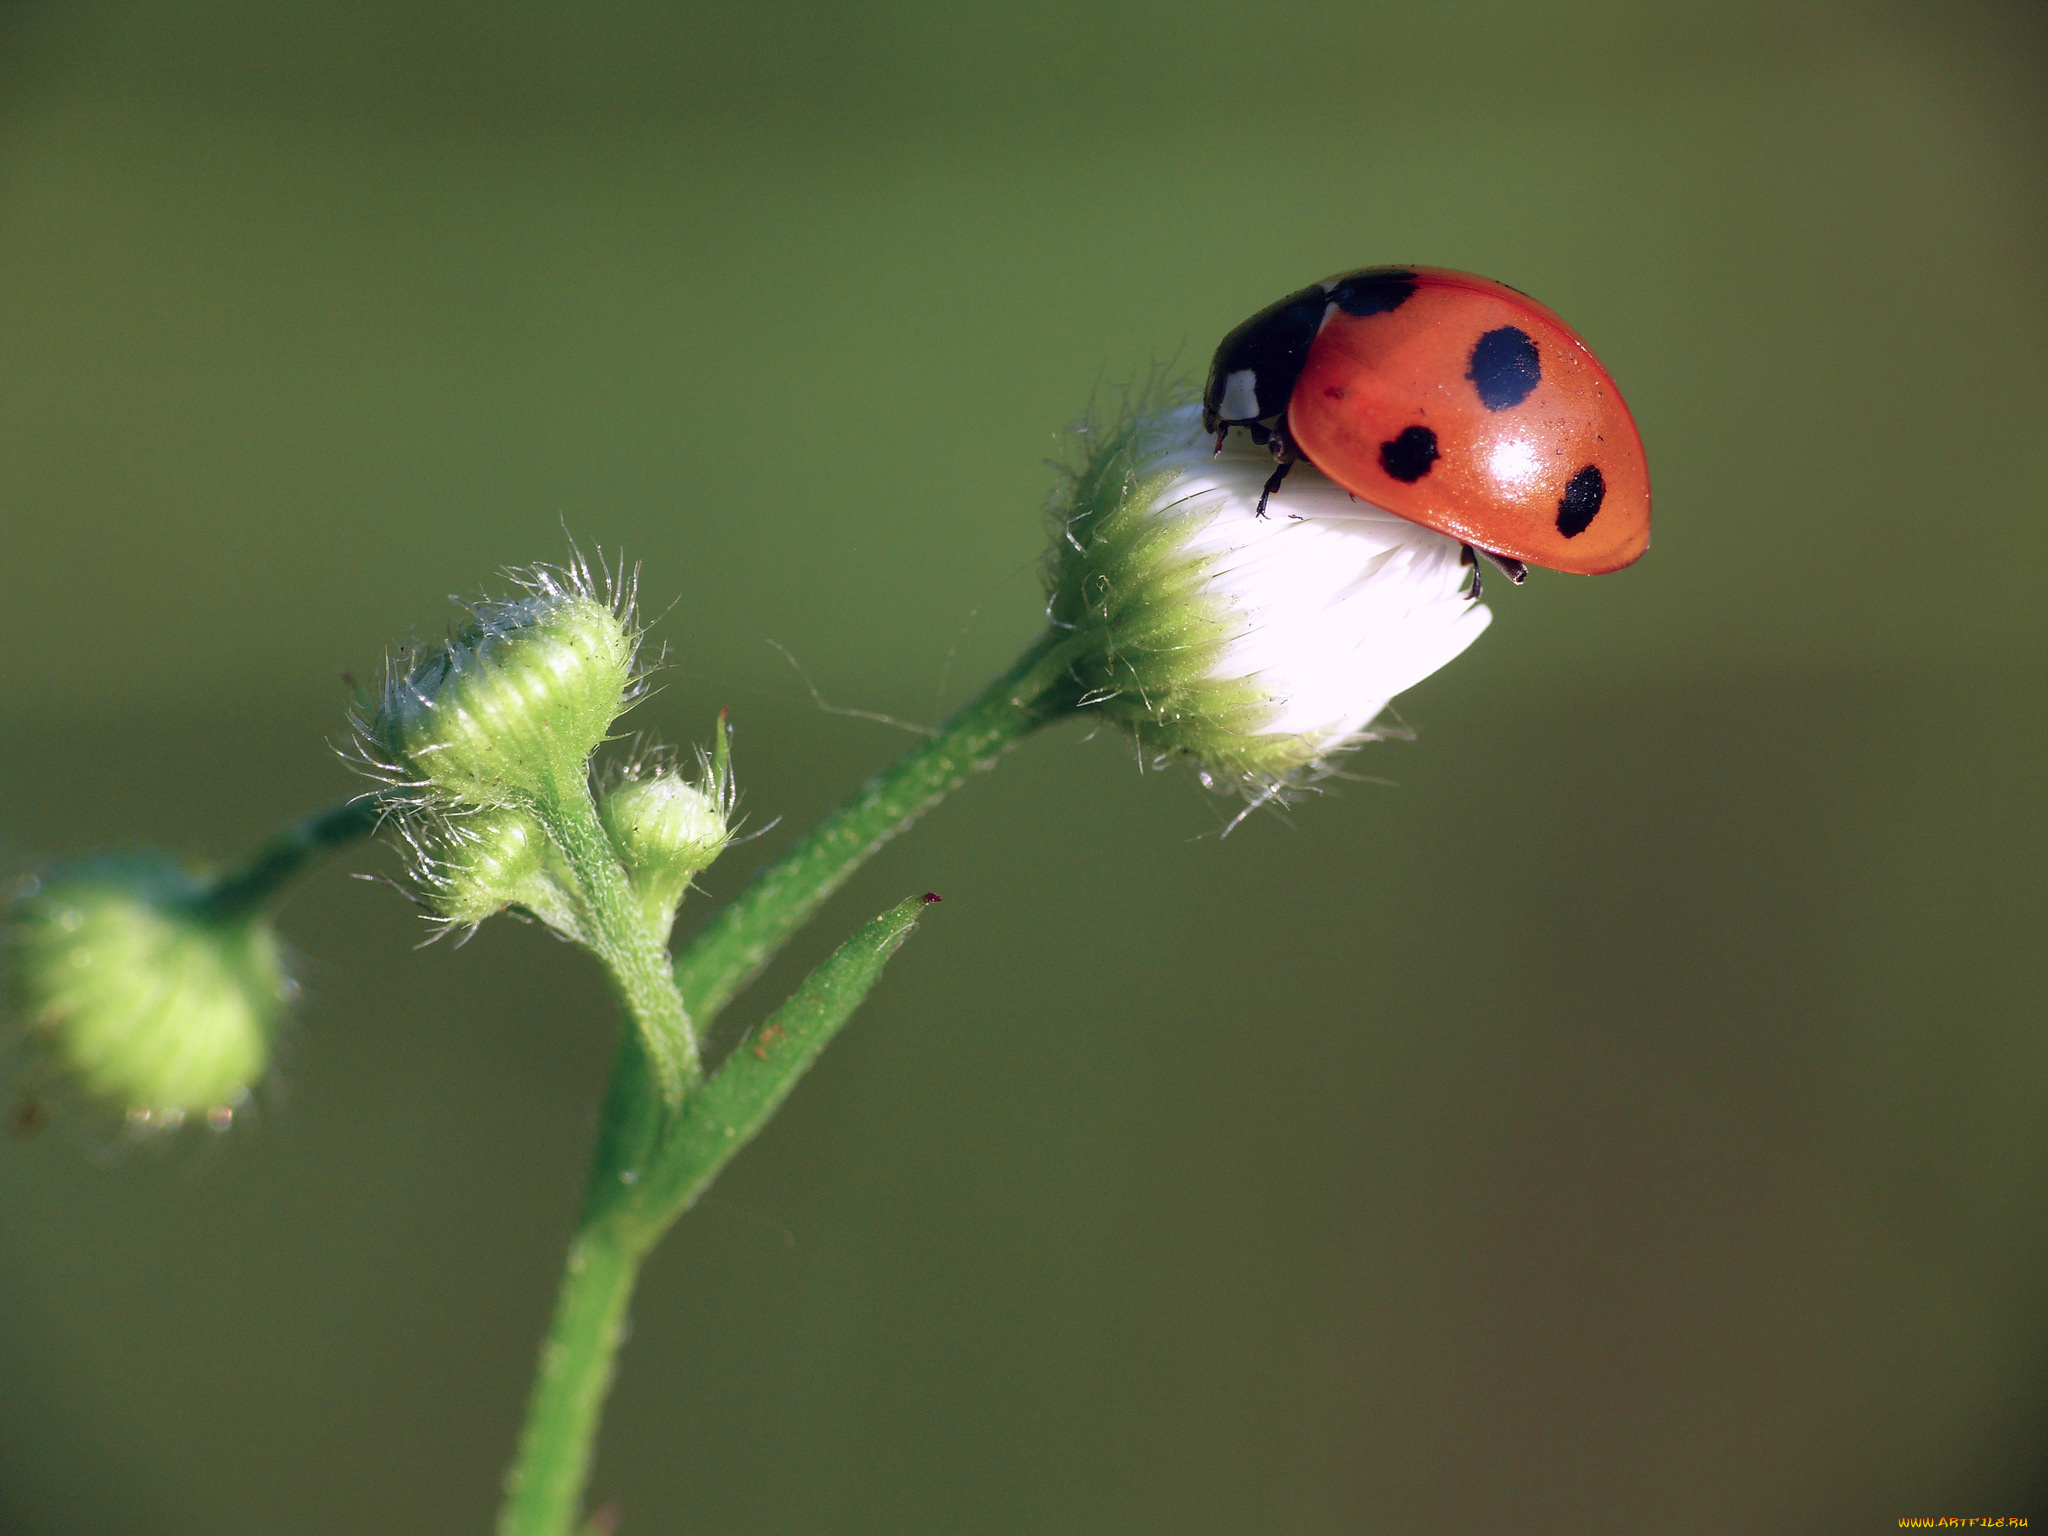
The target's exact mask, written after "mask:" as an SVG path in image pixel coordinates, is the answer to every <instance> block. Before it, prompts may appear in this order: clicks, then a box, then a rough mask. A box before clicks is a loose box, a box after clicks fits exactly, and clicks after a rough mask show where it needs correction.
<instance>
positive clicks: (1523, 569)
mask: <svg viewBox="0 0 2048 1536" xmlns="http://www.w3.org/2000/svg"><path fill="white" fill-rule="evenodd" d="M1479 553H1481V554H1482V555H1484V556H1486V558H1487V559H1489V560H1491V561H1492V562H1493V568H1494V569H1495V570H1497V571H1499V572H1500V573H1501V575H1503V576H1505V577H1507V579H1508V580H1509V581H1512V582H1513V583H1514V584H1515V585H1516V586H1518V587H1519V586H1520V585H1521V584H1522V583H1523V582H1525V581H1527V580H1528V579H1529V567H1528V566H1526V565H1524V564H1522V562H1521V561H1519V560H1516V559H1514V558H1513V557H1512V556H1509V555H1496V554H1495V553H1494V552H1493V551H1492V550H1490V549H1482V550H1480V551H1479Z"/></svg>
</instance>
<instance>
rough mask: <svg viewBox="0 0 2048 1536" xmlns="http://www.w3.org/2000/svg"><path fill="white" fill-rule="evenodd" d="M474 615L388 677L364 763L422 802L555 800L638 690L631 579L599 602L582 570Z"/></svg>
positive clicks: (361, 725)
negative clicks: (443, 643)
mask: <svg viewBox="0 0 2048 1536" xmlns="http://www.w3.org/2000/svg"><path fill="white" fill-rule="evenodd" d="M518 579H519V583H520V586H521V587H522V588H523V589H524V591H523V595H521V596H519V597H515V598H509V599H506V600H504V601H500V602H489V603H483V604H480V605H478V606H477V607H475V608H473V609H472V610H471V612H470V621H469V623H467V624H466V625H464V626H463V627H462V628H461V630H459V631H458V632H457V633H456V634H455V635H454V636H453V637H452V638H451V639H450V640H449V641H448V643H447V644H445V645H443V646H440V647H438V648H436V649H434V650H433V651H431V652H429V653H426V654H424V655H414V656H410V657H407V658H406V659H405V661H404V663H403V664H402V665H394V666H393V667H392V668H391V669H390V670H389V672H388V674H387V677H386V680H385V686H384V690H383V697H382V699H381V700H380V701H379V704H378V707H377V709H376V711H375V713H374V715H372V716H371V717H370V718H368V719H362V718H359V719H358V721H357V736H358V741H359V745H360V749H361V755H362V757H363V758H364V760H365V761H366V762H368V763H369V764H370V766H371V767H372V769H373V771H375V772H377V773H378V774H379V775H380V776H382V777H384V778H386V779H388V780H389V781H390V782H392V783H393V784H395V785H398V786H400V787H403V788H409V789H412V790H415V791H416V792H417V793H418V794H419V795H420V797H421V799H422V800H423V801H424V802H427V803H435V802H438V803H441V804H444V805H446V804H454V805H463V806H500V805H509V804H518V803H522V802H530V801H533V800H535V799H550V798H553V797H554V796H555V795H557V794H559V793H560V791H561V786H563V785H566V784H569V783H572V782H574V781H576V780H578V779H580V778H581V777H582V776H583V774H584V773H585V771H586V768H587V765H588V763H589V760H590V754H591V753H592V752H593V751H595V750H596V748H597V745H598V743H599V742H601V741H603V740H604V738H605V733H606V732H607V731H608V730H610V728H611V724H612V722H613V721H614V720H616V719H617V718H618V717H619V716H620V715H621V714H622V713H623V712H624V711H625V709H626V708H627V706H628V705H629V704H630V703H631V702H632V700H633V698H634V696H635V692H636V682H637V679H636V676H635V673H634V667H633V663H634V657H635V654H636V652H637V650H638V646H639V638H640V636H639V631H638V630H637V629H635V628H634V627H633V624H632V590H631V588H632V584H631V581H630V579H628V580H625V581H623V582H620V583H618V584H616V586H615V588H614V590H612V591H610V592H607V593H605V594H603V595H600V594H599V593H598V592H597V591H596V589H595V588H594V587H593V585H592V583H591V579H590V573H589V571H588V570H587V569H586V568H585V567H584V566H583V564H582V563H581V562H580V561H578V562H575V563H572V564H571V565H569V566H568V567H566V568H564V569H561V570H556V569H553V568H550V567H547V566H537V567H535V568H534V569H533V570H531V571H528V572H525V573H523V574H522V575H521V576H520V577H519V578H518Z"/></svg>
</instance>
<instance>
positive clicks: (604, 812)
mask: <svg viewBox="0 0 2048 1536" xmlns="http://www.w3.org/2000/svg"><path fill="white" fill-rule="evenodd" d="M724 729H725V726H724V721H723V719H721V720H720V722H719V731H720V751H719V758H718V760H717V762H716V763H713V762H712V761H710V760H708V759H707V760H705V761H704V762H703V763H702V764H701V766H702V768H703V773H702V776H701V782H699V783H696V784H692V783H690V782H688V781H687V780H685V779H684V778H683V776H682V775H681V774H680V773H677V772H676V771H675V770H674V769H673V768H666V769H661V770H659V771H655V772H648V771H647V770H646V767H645V766H643V767H642V768H641V769H639V770H638V772H639V773H640V775H641V776H638V777H629V778H626V779H624V780H622V781H620V782H619V783H616V784H613V785H611V786H610V787H609V788H608V789H606V790H605V792H604V794H603V796H602V797H601V798H600V799H599V801H598V806H597V809H598V815H599V816H600V817H602V818H603V820H604V826H605V831H606V832H608V833H609V834H610V835H611V840H612V846H613V847H614V848H616V849H617V850H618V854H619V859H620V862H622V863H623V864H624V865H625V866H626V872H627V874H628V875H629V876H631V878H632V881H633V889H634V891H635V892H636V893H637V894H638V896H639V898H640V910H641V915H642V917H643V918H644V919H645V920H646V922H647V925H648V928H649V929H650V930H651V931H652V932H653V933H654V934H655V935H656V937H657V938H659V939H661V940H662V941H663V942H666V941H667V938H668V932H669V929H670V927H671V926H672V925H673V924H674V922H675V916H676V908H677V907H679V906H681V905H682V900H683V894H684V893H685V892H686V891H688V890H689V888H690V880H691V877H692V876H694V875H695V874H696V873H697V872H698V871H699V870H701V869H707V868H709V867H710V865H711V863H712V861H713V860H715V859H716V858H717V857H718V856H719V854H721V853H723V852H724V851H725V845H726V844H727V843H728V842H729V841H731V838H732V830H731V826H730V820H731V813H732V788H731V777H730V775H729V774H728V773H727V772H726V771H725V768H724V763H725V751H724V740H723V738H724Z"/></svg>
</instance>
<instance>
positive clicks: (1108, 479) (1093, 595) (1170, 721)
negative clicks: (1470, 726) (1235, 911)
mask: <svg viewBox="0 0 2048 1536" xmlns="http://www.w3.org/2000/svg"><path fill="white" fill-rule="evenodd" d="M1173 430H1174V426H1173V423H1172V421H1171V419H1170V418H1169V417H1168V416H1167V414H1166V413H1165V412H1164V411H1160V410H1147V409H1139V410H1134V411H1132V412H1131V413H1130V414H1128V415H1126V416H1125V417H1124V418H1122V419H1121V420H1119V421H1117V422H1115V423H1113V424H1111V425H1109V426H1107V427H1105V428H1096V429H1094V430H1091V432H1090V433H1089V442H1090V449H1089V452H1088V454H1087V457H1086V459H1085V461H1084V462H1083V463H1082V465H1081V466H1080V468H1079V470H1078V471H1077V472H1076V473H1075V475H1074V480H1073V484H1072V486H1071V487H1070V489H1069V490H1068V492H1067V493H1066V495H1065V496H1064V497H1062V498H1061V500H1060V502H1059V503H1058V504H1057V505H1056V506H1055V509H1054V517H1055V518H1056V520H1057V524H1058V526H1057V527H1056V529H1055V530H1054V538H1053V542H1052V548H1051V550H1050V552H1049V553H1048V555H1047V557H1046V586H1047V590H1048V592H1049V594H1050V598H1051V602H1050V604H1049V608H1048V612H1049V615H1050V617H1051V619H1052V622H1053V624H1054V626H1055V627H1056V628H1057V629H1059V630H1061V631H1063V632H1066V633H1069V634H1073V635H1076V636H1087V637H1089V639H1090V641H1091V643H1088V644H1086V645H1084V646H1082V647H1080V648H1079V659H1078V660H1077V661H1076V662H1075V663H1074V667H1073V671H1074V675H1075V676H1076V678H1077V679H1078V680H1079V681H1080V683H1081V684H1082V687H1083V689H1084V690H1085V691H1084V692H1083V694H1082V703H1083V705H1084V706H1085V707H1087V708H1089V709H1091V710H1092V711H1094V712H1095V713H1098V714H1102V715H1106V716H1108V717H1109V718H1110V719H1112V720H1114V721H1116V722H1117V723H1118V724H1119V725H1121V726H1123V727H1124V728H1125V729H1126V730H1128V731H1129V732H1130V733H1131V735H1132V736H1133V737H1134V738H1136V740H1137V743H1138V747H1139V750H1140V751H1141V752H1142V753H1144V754H1145V755H1147V756H1148V757H1151V756H1161V755H1173V756H1180V757H1186V758H1190V759H1193V760H1194V761H1195V762H1197V763H1199V764H1200V765H1201V766H1202V767H1203V768H1204V769H1205V770H1208V771H1210V772H1212V773H1215V774H1219V775H1222V776H1225V777H1229V778H1247V779H1267V778H1276V777H1279V776H1282V775H1285V774H1287V773H1289V772H1291V771H1293V770H1294V769H1297V768H1300V767H1302V766H1303V765H1305V764H1307V763H1308V762H1311V761H1313V759H1314V758H1315V756H1316V753H1315V750H1314V747H1313V744H1312V743H1309V742H1307V741H1305V740H1303V739H1302V738H1300V737H1296V736H1288V735H1274V734H1268V733H1265V732H1263V731H1262V727H1263V726H1264V725H1265V724H1266V723H1267V722H1268V721H1270V720H1271V719H1272V718H1273V715H1274V713H1275V710H1274V704H1273V701H1272V699H1271V697H1270V696H1269V694H1268V693H1267V692H1266V691H1265V689H1264V688H1262V687H1261V686H1260V685H1259V684H1258V683H1257V682H1256V681H1255V680H1253V679H1250V678H1229V679H1219V678H1217V677H1216V676H1215V673H1216V671H1217V668H1218V664H1219V663H1220V662H1221V661H1222V659H1223V654H1224V651H1225V650H1226V648H1227V647H1228V646H1229V645H1230V643H1231V641H1232V639H1233V638H1235V636H1236V635H1237V634H1238V632H1239V631H1240V629H1241V627H1242V625H1243V618H1242V616H1241V615H1239V614H1238V613H1236V612H1235V611H1234V610H1233V609H1232V608H1231V607H1230V605H1229V604H1227V603H1225V602H1223V601H1221V600H1219V599H1217V598H1216V597H1214V596H1213V595H1211V594H1210V593H1209V592H1208V591H1207V590H1206V589H1207V587H1208V584H1209V578H1210V575H1211V572H1212V570H1213V566H1214V561H1213V558H1212V557H1207V556H1204V555H1201V554H1198V553H1194V552H1192V551H1190V549H1189V547H1188V545H1189V540H1190V538H1191V537H1192V535H1193V534H1194V533H1195V532H1196V531H1198V530H1199V529H1200V528H1201V527H1202V526H1203V524H1204V523H1206V522H1207V520H1208V519H1209V518H1210V517H1211V516H1213V515H1214V511H1213V508H1211V507H1209V506H1203V507H1199V508H1195V507H1177V506H1175V505H1173V504H1171V502H1170V500H1169V498H1170V497H1171V495H1172V491H1173V485H1174V481H1175V479H1176V478H1177V474H1176V471H1175V470H1174V469H1173V468H1171V467H1170V466H1169V465H1167V464H1166V462H1165V460H1166V456H1167V453H1168V450H1169V448H1170V447H1171V442H1170V439H1171V436H1172V434H1173Z"/></svg>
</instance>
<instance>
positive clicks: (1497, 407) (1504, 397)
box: [1465, 325, 1543, 411]
mask: <svg viewBox="0 0 2048 1536" xmlns="http://www.w3.org/2000/svg"><path fill="white" fill-rule="evenodd" d="M1465 377H1466V378H1468V379H1470V380H1471V381H1472V387H1473V388H1474V389H1476V390H1478V391H1479V403H1480V404H1481V405H1483V406H1485V407H1486V408H1487V409H1488V410H1489V411H1504V410H1506V409H1507V408H1508V407H1509V406H1511V405H1520V404H1521V403H1522V402H1523V401H1524V400H1526V399H1528V398H1529V394H1530V391H1532V390H1534V389H1535V388H1536V386H1537V385H1538V384H1541V383H1542V382H1543V360H1542V359H1541V358H1539V357H1538V356H1537V355H1536V343H1535V342H1533V341H1531V340H1530V339H1529V333H1528V332H1527V331H1524V330H1519V329H1517V328H1516V327H1514V326H1512V325H1504V326H1502V327H1501V328H1500V329H1499V330H1497V331H1488V332H1487V333H1486V334H1485V335H1484V336H1482V337H1480V338H1479V340H1478V341H1476V342H1474V343H1473V344H1472V366H1471V367H1470V368H1468V369H1466V370H1465Z"/></svg>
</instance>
